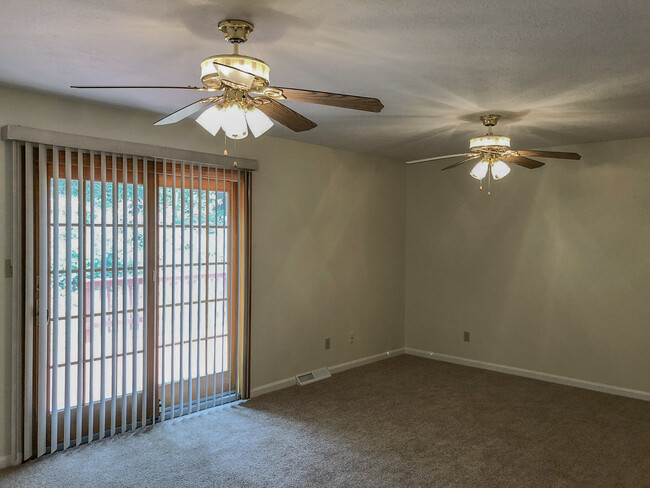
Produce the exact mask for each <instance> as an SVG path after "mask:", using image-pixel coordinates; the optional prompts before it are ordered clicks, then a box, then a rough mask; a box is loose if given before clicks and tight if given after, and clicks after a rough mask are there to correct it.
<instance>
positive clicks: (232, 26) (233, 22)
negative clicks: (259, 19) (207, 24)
mask: <svg viewBox="0 0 650 488" xmlns="http://www.w3.org/2000/svg"><path fill="white" fill-rule="evenodd" d="M254 28H255V26H254V25H253V24H252V23H251V22H247V21H246V20H237V19H226V20H222V21H221V22H219V30H220V31H221V32H223V37H225V38H226V41H228V42H230V43H231V44H241V43H244V42H246V41H247V40H248V35H249V34H250V33H251V32H253V29H254Z"/></svg>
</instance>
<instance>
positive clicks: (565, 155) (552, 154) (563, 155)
mask: <svg viewBox="0 0 650 488" xmlns="http://www.w3.org/2000/svg"><path fill="white" fill-rule="evenodd" d="M517 152H518V153H519V154H520V155H521V156H537V157H538V158H557V159H580V158H581V157H582V156H580V154H578V153H571V152H556V151H533V150H528V149H521V150H519V149H517Z"/></svg>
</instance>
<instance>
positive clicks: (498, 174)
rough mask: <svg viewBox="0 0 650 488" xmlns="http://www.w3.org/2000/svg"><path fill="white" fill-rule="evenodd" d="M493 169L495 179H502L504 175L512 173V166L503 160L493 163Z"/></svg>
mask: <svg viewBox="0 0 650 488" xmlns="http://www.w3.org/2000/svg"><path fill="white" fill-rule="evenodd" d="M491 170H492V178H494V179H495V180H500V179H501V178H503V177H504V176H507V175H508V173H510V167H509V166H508V165H507V164H506V163H504V162H503V161H501V160H499V161H496V162H495V163H493V164H492V167H491Z"/></svg>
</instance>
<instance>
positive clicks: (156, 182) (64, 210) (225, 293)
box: [21, 144, 248, 455]
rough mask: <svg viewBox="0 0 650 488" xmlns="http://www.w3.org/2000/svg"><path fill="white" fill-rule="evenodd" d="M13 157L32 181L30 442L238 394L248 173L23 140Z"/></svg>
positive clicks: (85, 435)
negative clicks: (18, 154)
mask: <svg viewBox="0 0 650 488" xmlns="http://www.w3.org/2000/svg"><path fill="white" fill-rule="evenodd" d="M21 157H22V158H23V160H24V161H25V164H29V165H31V166H30V167H31V171H29V172H26V185H27V184H30V183H31V184H33V185H34V192H33V201H32V202H30V203H29V204H28V205H27V207H28V208H27V209H26V211H29V208H30V207H31V209H32V212H33V219H34V224H33V229H32V232H33V234H34V242H35V244H36V245H35V247H34V250H33V256H27V258H26V259H27V260H29V259H32V260H33V270H34V279H33V290H32V291H33V293H34V303H35V304H36V306H35V308H36V309H37V310H39V316H37V317H35V320H34V325H35V327H36V329H35V331H36V332H35V334H36V336H37V337H38V340H34V341H31V342H30V343H29V344H26V345H27V346H28V347H30V348H31V350H30V351H29V353H30V354H27V355H26V357H29V358H32V359H30V360H33V365H34V367H33V368H31V367H29V368H26V374H30V375H31V376H30V382H26V388H27V389H30V388H31V389H32V390H31V391H28V390H26V396H25V398H26V399H28V400H29V401H28V402H27V403H32V404H33V405H37V408H34V409H33V415H32V425H31V426H30V427H31V431H33V433H34V434H33V443H34V447H35V452H37V454H38V455H41V454H42V453H44V452H45V451H46V450H49V451H54V450H57V449H61V448H62V449H66V448H67V447H69V446H71V445H75V444H79V443H82V442H86V441H88V442H90V441H92V440H93V439H98V438H99V439H101V438H102V437H104V436H106V435H114V434H116V433H118V432H124V431H127V430H133V429H135V428H137V427H139V426H141V425H146V424H150V423H153V422H156V421H161V420H165V419H167V418H171V417H175V416H179V415H183V414H186V413H189V412H193V411H197V410H200V409H203V408H208V407H211V406H216V405H220V404H223V403H226V402H228V401H232V400H235V399H237V398H239V397H240V396H241V393H242V386H243V385H244V383H245V380H244V377H245V373H244V369H243V367H242V364H243V357H242V344H241V343H240V336H241V335H242V331H243V330H244V328H243V327H244V325H243V324H244V321H243V320H242V318H243V313H244V308H245V307H244V306H243V305H242V304H243V303H244V301H243V298H244V297H243V291H242V290H243V287H242V279H243V277H244V276H245V273H246V269H245V268H244V267H242V265H241V264H242V253H243V252H244V251H245V249H246V245H245V242H244V240H243V238H242V234H243V232H245V230H246V224H245V223H244V217H245V215H246V214H247V212H248V210H247V208H246V207H245V201H246V199H245V195H246V188H245V187H246V185H245V183H246V181H247V176H246V175H242V174H241V173H240V172H239V171H236V170H225V169H218V168H215V167H210V166H205V165H203V166H202V165H198V164H191V163H185V162H179V161H163V160H156V159H148V158H143V157H136V156H129V155H122V154H114V153H94V152H92V151H81V150H76V149H75V150H72V149H69V148H57V147H46V146H42V145H41V146H32V145H31V144H26V145H25V146H24V148H23V152H22V153H21ZM28 174H29V177H30V178H31V181H27V175H28ZM242 230H243V231H242ZM41 300H43V301H45V302H46V304H43V305H41V304H42V302H41ZM41 312H45V315H46V317H41V316H40V315H42V313H41ZM27 371H29V373H27ZM30 393H31V398H30Z"/></svg>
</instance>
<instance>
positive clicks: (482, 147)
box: [469, 134, 510, 151]
mask: <svg viewBox="0 0 650 488" xmlns="http://www.w3.org/2000/svg"><path fill="white" fill-rule="evenodd" d="M469 148H470V149H471V150H472V151H507V150H508V149H510V138H509V137H506V136H497V135H495V134H488V135H485V136H481V137H475V138H473V139H470V141H469Z"/></svg>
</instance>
